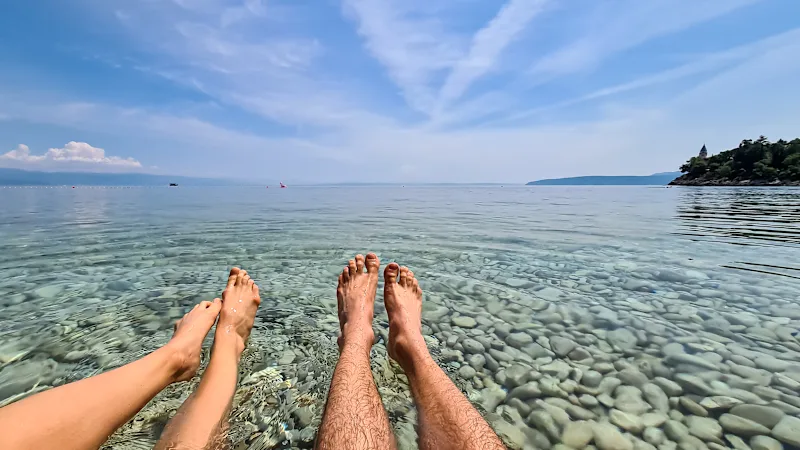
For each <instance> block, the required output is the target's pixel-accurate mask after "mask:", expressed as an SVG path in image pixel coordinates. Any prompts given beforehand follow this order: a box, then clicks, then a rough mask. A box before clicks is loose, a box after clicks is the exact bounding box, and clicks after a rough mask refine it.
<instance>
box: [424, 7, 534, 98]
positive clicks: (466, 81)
mask: <svg viewBox="0 0 800 450" xmlns="http://www.w3.org/2000/svg"><path fill="white" fill-rule="evenodd" d="M547 3H549V0H510V1H509V2H508V3H506V4H505V5H504V6H503V7H502V8H501V9H500V12H498V13H497V16H495V17H494V19H492V21H491V22H489V24H488V25H486V26H485V27H484V28H482V29H480V30H479V31H478V32H477V33H476V34H475V36H473V38H472V46H471V47H470V50H469V53H468V54H467V55H466V57H465V58H463V59H461V60H459V61H458V62H457V63H456V64H455V67H454V68H453V71H452V72H451V73H450V75H449V76H448V77H447V80H446V81H445V83H444V86H442V89H441V91H440V92H439V108H441V107H442V106H443V105H446V104H448V103H449V102H451V101H453V100H456V99H458V98H459V97H460V96H461V95H463V94H464V91H466V90H467V89H468V88H469V86H470V85H471V84H472V83H473V82H474V81H475V80H477V79H478V78H480V77H481V76H482V75H484V74H486V73H487V72H488V71H490V70H492V68H493V67H494V66H495V64H496V62H497V59H498V57H499V56H500V54H501V53H502V52H503V50H504V49H505V48H506V46H508V45H509V44H510V43H511V42H512V41H513V40H514V39H515V38H516V37H517V36H518V35H519V34H520V33H521V32H522V31H523V30H524V29H525V27H526V26H527V25H528V24H529V23H530V22H531V21H532V20H533V18H534V17H536V15H537V14H538V13H540V12H541V11H542V9H543V8H544V6H545V5H546V4H547Z"/></svg>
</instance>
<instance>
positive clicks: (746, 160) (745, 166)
mask: <svg viewBox="0 0 800 450" xmlns="http://www.w3.org/2000/svg"><path fill="white" fill-rule="evenodd" d="M680 170H681V172H683V173H684V174H685V175H683V176H682V177H680V178H679V179H678V180H676V181H682V182H714V181H719V182H737V181H738V182H744V181H761V182H765V183H770V184H780V183H787V182H800V139H794V140H792V141H791V142H787V141H784V140H783V139H781V140H778V141H777V142H770V141H769V140H768V139H767V138H766V137H764V136H760V137H759V138H758V139H756V140H755V141H754V140H752V139H745V140H743V141H742V142H741V144H739V146H738V147H737V148H734V149H731V150H727V151H724V152H721V153H718V154H716V155H713V156H710V157H707V158H704V157H702V156H696V157H694V158H691V159H690V160H689V161H687V162H686V164H684V165H682V166H681V168H680Z"/></svg>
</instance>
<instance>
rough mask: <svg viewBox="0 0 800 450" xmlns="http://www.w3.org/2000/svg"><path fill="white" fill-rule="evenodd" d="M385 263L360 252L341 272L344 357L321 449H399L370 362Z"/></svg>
mask: <svg viewBox="0 0 800 450" xmlns="http://www.w3.org/2000/svg"><path fill="white" fill-rule="evenodd" d="M379 267H380V261H379V260H378V257H377V256H376V255H374V254H372V253H370V254H369V255H367V257H366V258H364V257H363V256H362V255H357V256H356V258H355V259H354V260H350V262H349V264H348V266H347V267H345V269H344V271H343V272H342V274H341V275H340V276H339V286H338V288H337V289H336V300H337V305H338V309H339V326H340V327H341V336H340V337H339V351H340V355H339V362H338V363H337V364H336V370H335V371H334V373H333V381H332V382H331V389H330V393H329V394H328V403H327V405H326V406H325V415H324V416H323V418H322V425H321V426H320V429H319V433H318V435H317V449H319V450H329V449H330V450H340V449H341V450H350V449H353V450H366V449H381V450H383V449H394V448H397V445H396V443H395V439H394V434H392V429H391V427H390V426H389V418H388V417H387V415H386V410H384V409H383V403H381V397H380V395H378V389H377V388H376V387H375V381H374V380H373V378H372V370H371V369H370V365H369V352H370V349H371V348H372V344H373V341H374V340H375V334H374V332H373V331H372V319H373V315H374V306H375V292H376V291H377V289H378V269H379ZM365 268H366V271H367V273H364V269H365Z"/></svg>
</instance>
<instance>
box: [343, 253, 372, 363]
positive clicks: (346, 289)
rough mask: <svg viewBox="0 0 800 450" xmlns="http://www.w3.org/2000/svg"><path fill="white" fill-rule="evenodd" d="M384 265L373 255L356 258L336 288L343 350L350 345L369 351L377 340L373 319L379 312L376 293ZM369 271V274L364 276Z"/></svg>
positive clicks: (351, 261)
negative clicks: (379, 275)
mask: <svg viewBox="0 0 800 450" xmlns="http://www.w3.org/2000/svg"><path fill="white" fill-rule="evenodd" d="M380 266H381V262H380V260H379V259H378V256H377V255H375V254H374V253H370V254H368V255H367V257H366V258H364V256H363V255H356V257H355V259H351V260H350V262H349V263H348V265H347V267H345V268H344V270H343V271H342V274H341V275H339V286H338V287H337V288H336V300H337V301H336V304H337V307H338V310H339V327H340V329H341V336H339V350H340V351H342V350H344V348H345V346H346V345H357V346H359V347H362V348H366V349H367V351H369V349H370V348H372V344H373V342H374V340H375V332H374V331H372V319H373V316H374V312H375V294H376V292H377V290H378V270H379V269H380ZM364 269H366V273H364Z"/></svg>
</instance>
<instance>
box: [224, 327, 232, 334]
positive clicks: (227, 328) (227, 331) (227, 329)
mask: <svg viewBox="0 0 800 450" xmlns="http://www.w3.org/2000/svg"><path fill="white" fill-rule="evenodd" d="M225 333H226V334H231V326H230V325H228V326H227V327H225Z"/></svg>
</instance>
